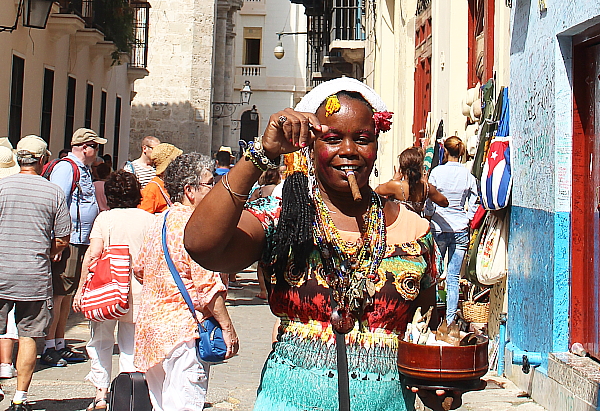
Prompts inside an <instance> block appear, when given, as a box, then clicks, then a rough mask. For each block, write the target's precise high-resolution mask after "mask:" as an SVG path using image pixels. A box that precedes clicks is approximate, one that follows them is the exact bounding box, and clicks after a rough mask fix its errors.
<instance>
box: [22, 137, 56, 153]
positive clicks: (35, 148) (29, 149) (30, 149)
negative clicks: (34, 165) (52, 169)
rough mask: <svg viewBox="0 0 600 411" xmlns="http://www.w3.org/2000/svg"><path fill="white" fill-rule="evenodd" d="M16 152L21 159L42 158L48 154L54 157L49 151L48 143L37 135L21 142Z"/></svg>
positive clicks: (25, 138)
mask: <svg viewBox="0 0 600 411" xmlns="http://www.w3.org/2000/svg"><path fill="white" fill-rule="evenodd" d="M16 151H17V156H18V157H21V158H40V157H43V156H44V155H46V154H48V155H49V156H51V155H52V153H51V152H50V150H48V143H46V142H45V141H44V139H42V138H41V137H38V136H35V135H29V136H25V137H23V138H22V139H21V140H19V142H18V143H17V150H16Z"/></svg>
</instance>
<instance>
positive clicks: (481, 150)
mask: <svg viewBox="0 0 600 411" xmlns="http://www.w3.org/2000/svg"><path fill="white" fill-rule="evenodd" d="M494 89H495V87H494V80H492V79H490V80H489V81H488V82H487V83H486V84H485V86H483V113H482V115H481V120H480V127H479V141H478V143H477V152H476V153H475V158H474V160H473V169H472V170H471V174H473V175H474V176H475V178H476V179H478V180H479V179H480V178H481V173H482V171H483V163H484V161H485V158H486V155H487V150H488V146H489V142H490V140H491V139H492V137H493V135H494V132H495V131H496V125H497V121H498V119H499V118H500V112H499V107H501V106H502V90H501V92H500V95H499V96H498V101H497V102H496V104H494Z"/></svg>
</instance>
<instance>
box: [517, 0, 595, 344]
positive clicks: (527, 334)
mask: <svg viewBox="0 0 600 411" xmlns="http://www.w3.org/2000/svg"><path fill="white" fill-rule="evenodd" d="M547 4H548V9H547V10H546V11H540V9H539V5H538V1H537V0H515V1H513V8H512V10H511V43H510V65H511V84H510V88H509V90H510V99H511V103H510V104H511V114H510V115H511V117H510V131H511V135H512V136H513V155H512V159H513V176H514V180H513V181H514V183H513V184H514V188H513V197H512V199H513V207H512V211H511V229H510V240H509V275H508V299H509V313H508V314H509V319H508V323H507V328H508V335H509V338H510V340H511V341H512V342H513V343H514V344H515V345H517V346H518V347H519V348H520V349H523V350H528V351H536V352H542V353H548V352H559V351H566V350H568V340H569V335H568V330H569V296H570V289H569V278H570V238H571V229H570V213H571V155H572V154H571V153H572V87H571V61H572V58H571V47H572V46H571V38H572V36H573V35H576V34H578V33H581V32H582V31H584V30H586V29H587V28H589V27H592V26H593V25H595V24H599V23H600V2H599V1H598V0H562V1H548V2H547Z"/></svg>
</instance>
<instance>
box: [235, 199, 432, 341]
mask: <svg viewBox="0 0 600 411" xmlns="http://www.w3.org/2000/svg"><path fill="white" fill-rule="evenodd" d="M280 203H281V200H280V199H277V198H272V197H271V198H264V199H259V200H257V201H254V202H252V203H249V204H248V206H247V210H248V211H250V212H251V213H252V214H253V215H254V216H256V217H257V218H258V219H259V221H260V222H261V224H262V226H263V228H264V229H265V234H266V237H267V248H270V247H273V245H274V244H273V234H274V231H275V226H276V224H277V221H278V220H279V213H280V209H281V207H280ZM401 207H402V206H401ZM398 218H399V219H401V218H403V219H406V220H407V221H397V222H395V223H394V224H392V225H390V226H388V234H387V237H388V239H390V238H392V239H393V238H394V237H395V235H394V233H393V232H390V231H389V230H390V229H392V230H403V229H404V225H405V224H411V221H408V220H414V219H420V217H419V216H418V215H416V214H414V213H412V212H408V211H406V212H403V213H400V214H399V217H398ZM340 234H342V237H343V234H344V232H340ZM262 264H263V266H264V268H265V272H267V273H271V272H272V271H271V270H270V267H269V266H268V265H265V264H264V263H262ZM308 266H309V269H308V273H307V274H306V275H305V276H303V277H301V278H299V279H298V278H295V277H294V278H292V276H289V275H284V277H285V278H286V282H285V283H284V284H278V283H277V280H276V277H275V275H272V274H271V275H270V276H269V277H270V286H271V292H270V298H269V303H270V305H271V310H272V311H273V314H275V315H276V316H278V317H281V318H286V319H290V320H294V321H300V322H303V323H308V322H309V321H320V322H323V323H324V324H323V325H324V326H323V328H327V325H328V324H329V316H330V314H331V305H330V301H329V295H330V292H329V289H328V286H327V282H326V280H325V273H324V268H323V263H322V262H321V256H320V254H319V252H318V250H317V249H316V246H315V249H314V251H313V252H312V254H311V256H310V258H309V264H308ZM378 274H379V276H378V277H379V281H378V282H376V283H375V290H376V293H375V297H374V300H375V302H374V305H373V308H372V310H370V311H369V312H366V313H365V314H364V316H363V318H361V322H362V323H363V326H367V327H368V328H369V329H371V330H376V329H384V330H387V332H388V333H395V334H403V333H404V331H405V328H406V324H407V323H408V317H407V315H408V311H409V309H410V302H411V301H412V300H414V299H415V298H416V297H417V296H418V294H419V291H420V290H424V289H427V288H429V287H430V286H432V285H434V284H435V281H436V278H437V274H438V253H437V250H436V248H435V243H434V240H433V235H432V233H431V232H429V231H427V232H426V233H425V234H424V235H423V236H421V237H419V238H416V239H414V240H413V241H409V242H404V243H401V244H390V243H388V244H387V247H386V253H385V257H384V258H383V260H382V262H381V264H380V265H379V270H378Z"/></svg>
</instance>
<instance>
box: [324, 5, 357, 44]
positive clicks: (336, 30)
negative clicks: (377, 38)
mask: <svg viewBox="0 0 600 411" xmlns="http://www.w3.org/2000/svg"><path fill="white" fill-rule="evenodd" d="M360 3H361V2H360V0H334V2H333V9H332V16H331V17H332V18H331V40H332V41H333V40H364V39H365V29H364V26H363V10H362V6H361V5H360Z"/></svg>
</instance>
